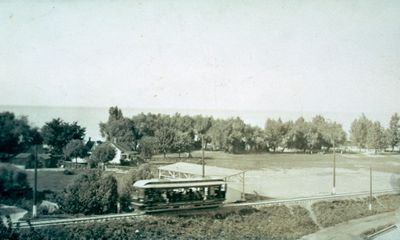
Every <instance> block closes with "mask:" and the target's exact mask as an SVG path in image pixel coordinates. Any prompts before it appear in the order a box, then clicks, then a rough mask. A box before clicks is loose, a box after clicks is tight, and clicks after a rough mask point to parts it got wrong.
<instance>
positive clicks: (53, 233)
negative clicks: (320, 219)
mask: <svg viewBox="0 0 400 240" xmlns="http://www.w3.org/2000/svg"><path fill="white" fill-rule="evenodd" d="M317 230H318V227H317V226H316V224H315V223H314V222H313V221H312V219H311V218H310V216H309V212H308V211H307V210H306V209H304V208H302V207H300V206H293V207H290V208H289V207H286V206H274V207H267V208H262V209H260V210H255V209H241V210H231V211H230V212H220V211H214V212H213V213H209V214H207V215H201V216H193V215H192V216H176V217H172V216H146V217H145V218H144V219H140V220H124V221H113V222H106V223H90V224H84V225H74V226H66V227H59V226H55V227H52V228H47V229H37V230H36V231H38V232H39V234H40V235H41V236H43V238H44V239H277V240H278V239H282V240H283V239H298V238H299V237H301V236H303V235H306V234H310V233H313V232H315V231H317Z"/></svg>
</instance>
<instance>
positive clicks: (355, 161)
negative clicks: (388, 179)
mask: <svg viewBox="0 0 400 240" xmlns="http://www.w3.org/2000/svg"><path fill="white" fill-rule="evenodd" d="M192 155H193V158H192V159H188V158H186V157H182V158H181V159H179V158H178V155H177V154H168V155H167V161H169V162H175V161H190V162H199V161H200V159H201V151H195V152H193V153H192ZM162 158H163V157H162V156H161V155H157V156H154V157H153V159H154V160H155V161H158V160H161V159H162ZM205 161H206V164H208V165H212V166H218V167H227V168H234V169H239V170H254V169H260V168H282V169H290V168H331V167H332V164H333V154H332V153H330V154H318V153H317V154H303V153H260V154H229V153H225V152H212V151H206V152H205ZM336 166H337V167H338V168H345V169H360V168H369V166H372V168H373V169H375V170H377V171H382V172H391V173H399V172H400V154H385V155H365V154H357V153H355V154H340V153H337V154H336Z"/></svg>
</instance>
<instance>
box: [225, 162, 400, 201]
mask: <svg viewBox="0 0 400 240" xmlns="http://www.w3.org/2000/svg"><path fill="white" fill-rule="evenodd" d="M332 172H333V170H332V169H330V168H307V169H260V170H250V171H247V172H246V177H245V191H246V192H247V193H254V191H256V192H257V193H258V194H260V195H264V196H268V197H273V198H291V197H302V196H312V195H324V194H330V193H331V192H332V185H333V173H332ZM392 175H393V174H391V173H385V172H373V173H372V180H373V184H372V188H373V191H379V190H388V189H392V186H391V177H392ZM396 176H400V175H396ZM369 183H370V176H369V169H358V170H350V169H344V168H337V169H336V193H348V192H361V191H369ZM230 184H231V187H233V188H235V189H238V190H241V189H242V186H241V183H230Z"/></svg>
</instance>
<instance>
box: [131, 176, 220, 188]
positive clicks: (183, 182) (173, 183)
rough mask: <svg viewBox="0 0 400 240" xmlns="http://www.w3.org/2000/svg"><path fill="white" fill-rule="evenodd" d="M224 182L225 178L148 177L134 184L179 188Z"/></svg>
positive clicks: (145, 186)
mask: <svg viewBox="0 0 400 240" xmlns="http://www.w3.org/2000/svg"><path fill="white" fill-rule="evenodd" d="M224 183H225V181H224V180H223V179H193V178H192V179H147V180H139V181H136V182H135V184H133V186H134V187H139V188H179V187H204V186H215V185H221V184H224Z"/></svg>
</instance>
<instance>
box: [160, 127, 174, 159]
mask: <svg viewBox="0 0 400 240" xmlns="http://www.w3.org/2000/svg"><path fill="white" fill-rule="evenodd" d="M155 137H156V139H157V146H158V149H159V151H160V152H162V153H163V155H164V159H165V158H166V154H167V152H170V151H171V150H172V149H173V147H174V145H173V144H174V141H175V131H174V130H173V129H171V128H169V127H166V126H164V127H161V128H160V129H158V130H157V131H156V133H155Z"/></svg>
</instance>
